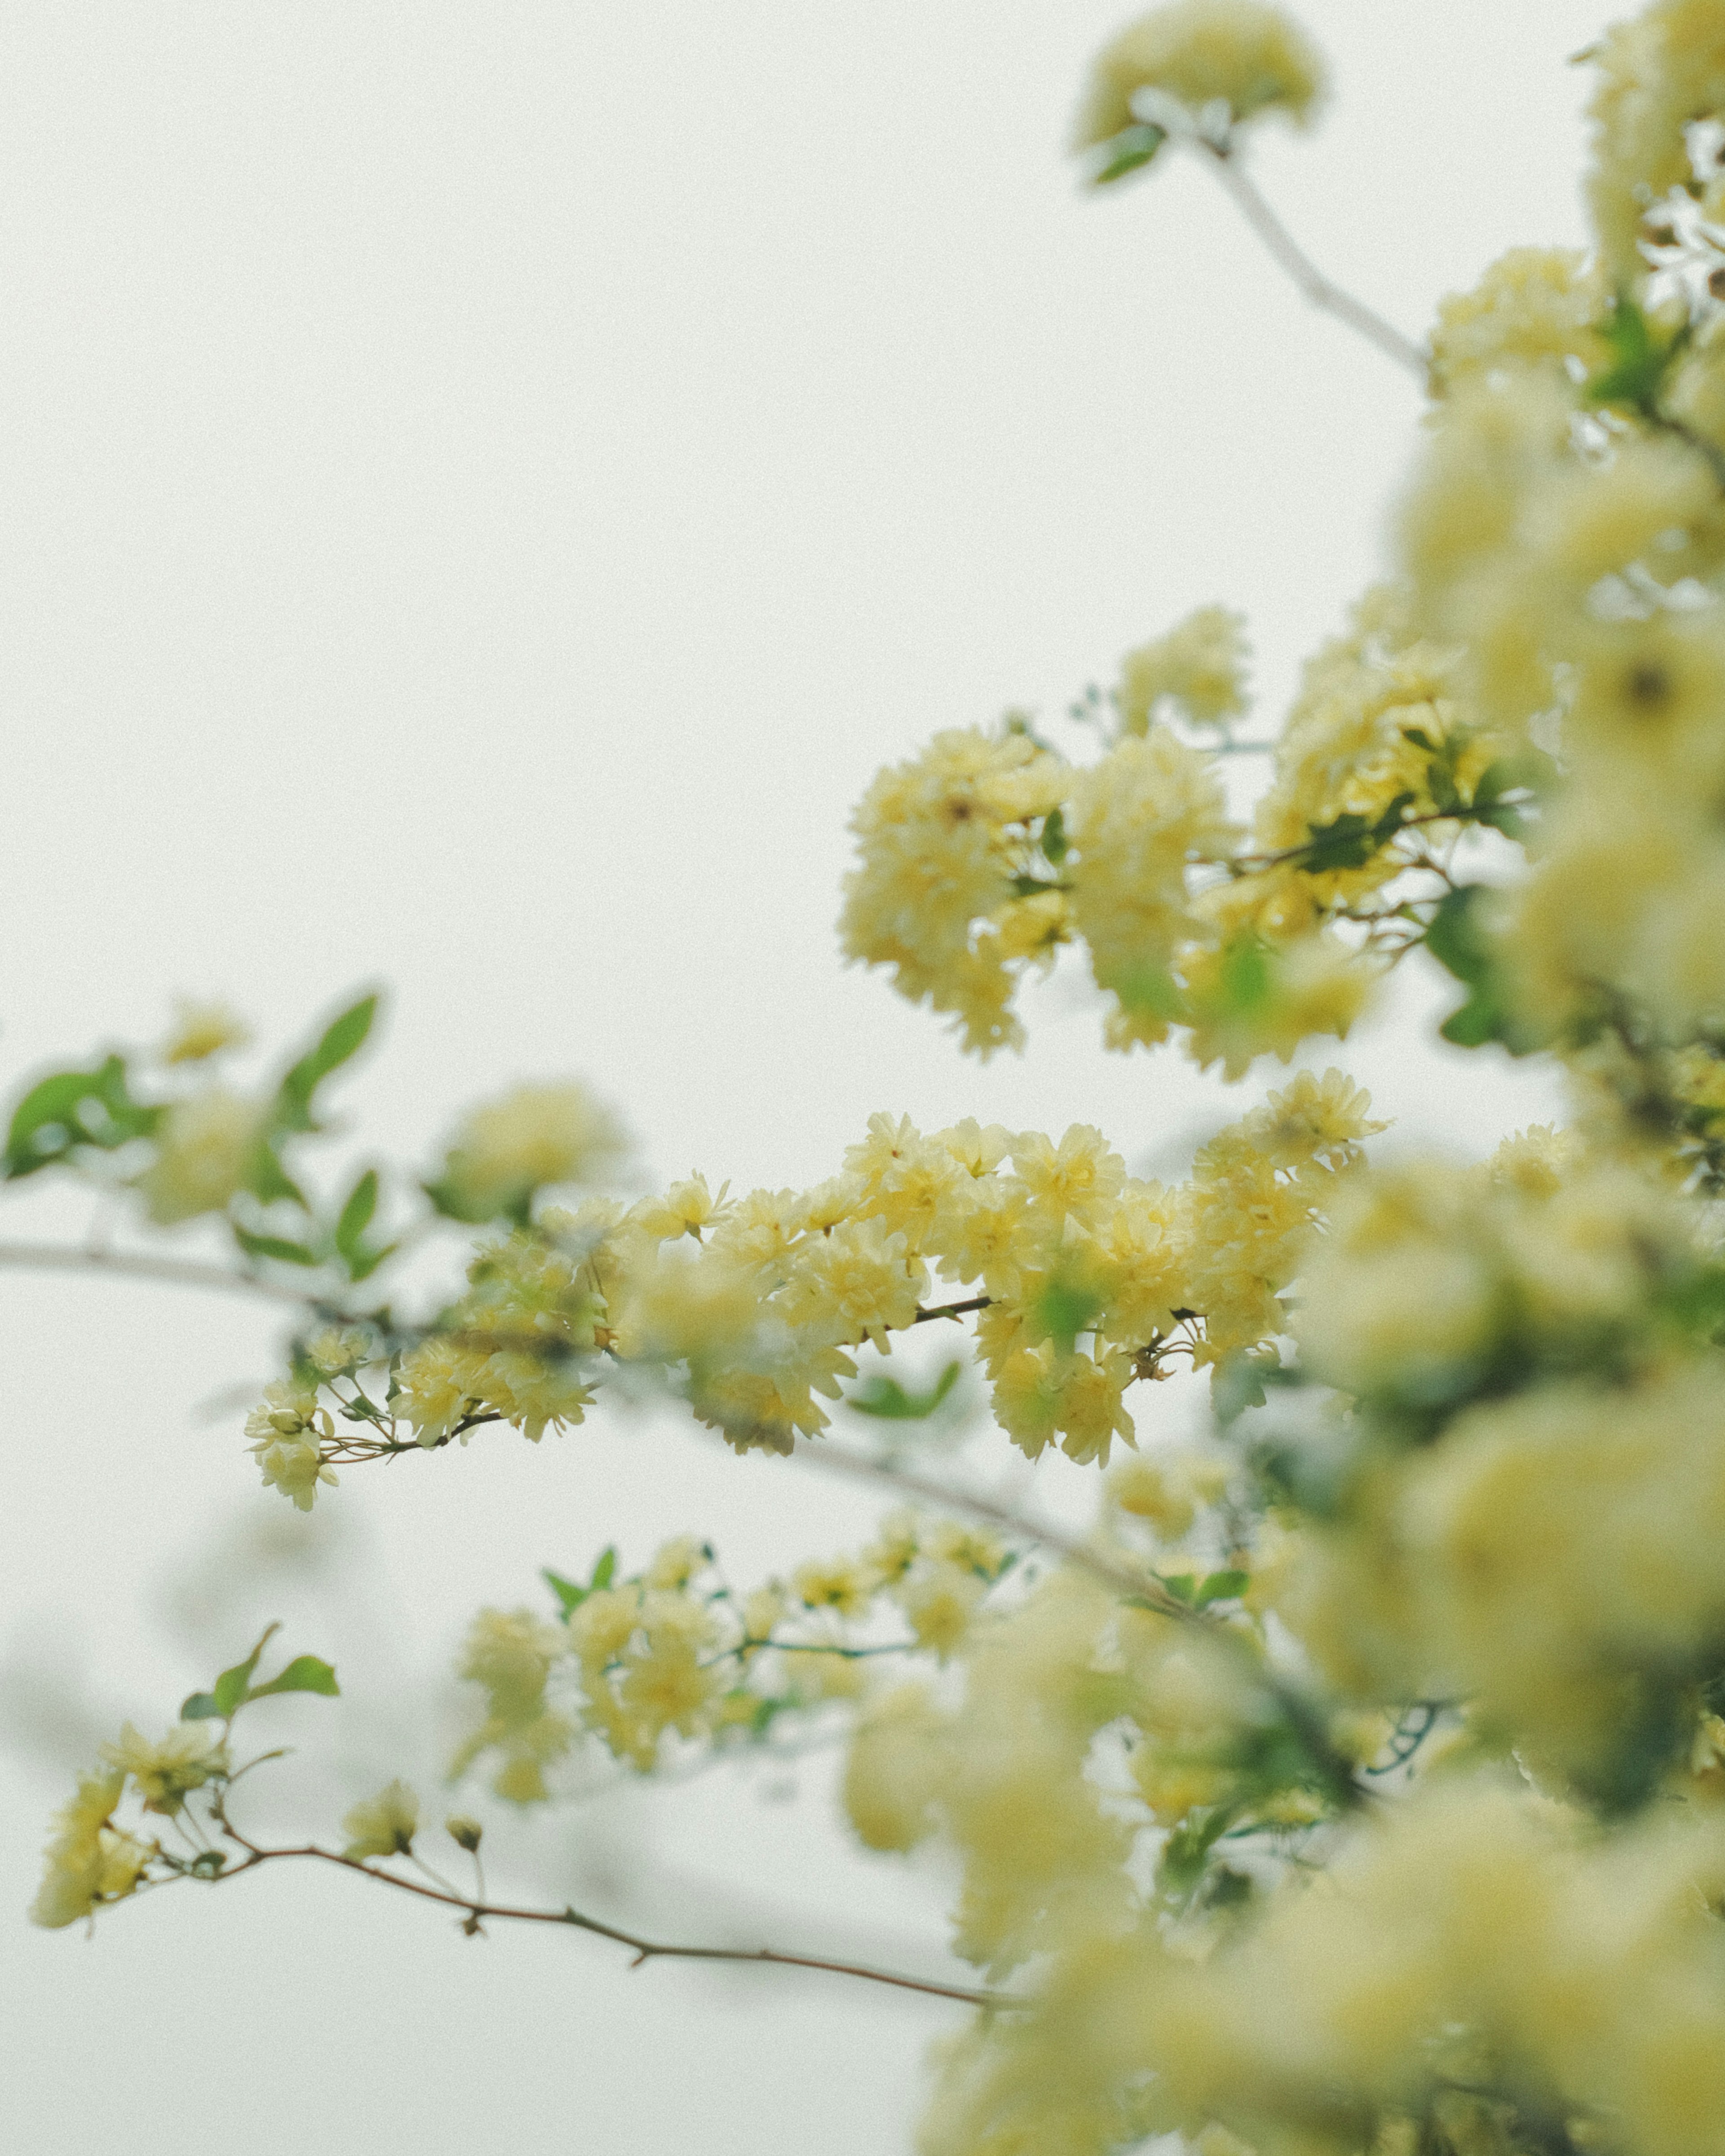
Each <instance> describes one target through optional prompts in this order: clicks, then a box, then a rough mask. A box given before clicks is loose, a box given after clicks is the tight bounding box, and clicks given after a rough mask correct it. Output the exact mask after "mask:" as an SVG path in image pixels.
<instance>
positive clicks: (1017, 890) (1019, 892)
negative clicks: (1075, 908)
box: [1007, 875, 1066, 898]
mask: <svg viewBox="0 0 1725 2156" xmlns="http://www.w3.org/2000/svg"><path fill="white" fill-rule="evenodd" d="M1007 887H1008V889H1009V891H1011V893H1012V895H1013V896H1014V898H1035V897H1038V896H1040V894H1041V893H1042V892H1043V891H1064V890H1065V888H1066V886H1065V884H1063V883H1052V882H1050V881H1049V880H1048V879H1047V878H1046V877H1044V876H1033V875H1015V876H1009V878H1008V879H1007Z"/></svg>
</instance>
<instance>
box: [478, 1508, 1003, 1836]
mask: <svg viewBox="0 0 1725 2156" xmlns="http://www.w3.org/2000/svg"><path fill="white" fill-rule="evenodd" d="M1011 1562H1012V1557H1011V1553H1009V1551H1008V1549H1007V1548H1006V1546H1005V1545H1004V1543H1002V1542H1001V1541H1000V1540H999V1539H998V1538H997V1537H994V1536H992V1535H989V1534H986V1533H983V1532H978V1531H977V1530H975V1529H973V1528H971V1527H966V1526H963V1525H962V1524H960V1523H958V1522H953V1521H929V1520H924V1519H921V1518H919V1517H916V1515H915V1514H913V1513H911V1512H896V1513H894V1514H892V1515H891V1516H890V1517H888V1518H887V1519H886V1521H885V1522H883V1523H882V1526H881V1528H880V1534H879V1536H878V1537H877V1539H876V1540H875V1542H874V1543H872V1544H870V1546H869V1547H868V1548H865V1549H864V1550H861V1551H859V1552H857V1553H855V1554H853V1555H850V1556H845V1557H839V1558H830V1559H814V1560H810V1561H809V1562H808V1563H803V1564H801V1565H799V1566H798V1567H797V1568H796V1569H795V1570H794V1571H793V1573H792V1574H791V1576H790V1578H788V1580H778V1579H775V1580H769V1581H768V1582H767V1583H765V1584H763V1585H762V1586H759V1587H757V1588H755V1589H750V1590H747V1591H744V1592H738V1591H737V1590H735V1589H732V1587H731V1586H730V1585H729V1584H728V1583H727V1582H726V1578H725V1577H724V1575H723V1573H722V1571H721V1568H720V1567H719V1565H718V1563H717V1562H716V1558H715V1557H714V1554H713V1552H712V1551H711V1548H709V1547H708V1546H707V1545H706V1544H705V1543H701V1542H698V1541H697V1540H696V1538H695V1537H693V1536H680V1537H677V1538H676V1539H675V1540H674V1541H671V1542H669V1543H665V1545H664V1547H663V1548H660V1550H659V1551H658V1552H656V1553H655V1556H654V1558H653V1560H652V1562H651V1563H649V1565H648V1566H647V1567H646V1568H645V1569H644V1571H642V1572H641V1573H639V1574H638V1575H637V1576H635V1577H634V1578H627V1579H622V1578H618V1577H617V1576H616V1573H615V1558H614V1553H612V1552H609V1551H608V1552H607V1553H606V1554H605V1556H604V1558H602V1559H601V1561H600V1563H599V1565H598V1568H596V1572H595V1578H594V1583H593V1584H589V1585H588V1586H585V1587H583V1586H578V1585H577V1584H575V1583H573V1582H572V1581H569V1580H566V1579H563V1578H561V1577H559V1576H558V1575H557V1574H555V1573H548V1574H547V1578H548V1579H549V1580H550V1581H551V1584H552V1587H553V1589H554V1590H555V1592H556V1594H557V1599H558V1601H559V1603H560V1604H561V1605H562V1606H561V1611H560V1618H559V1620H558V1621H556V1622H553V1621H550V1620H546V1619H544V1618H542V1617H540V1616H538V1615H536V1614H534V1612H532V1611H531V1610H528V1609H516V1610H514V1611H508V1612H506V1611H503V1610H497V1609H486V1610H482V1611H481V1612H480V1614H479V1616H478V1617H477V1618H476V1619H475V1622H474V1625H473V1627H472V1630H470V1633H469V1635H468V1639H467V1642H466V1645H465V1649H464V1650H463V1654H462V1656H461V1660H460V1662H459V1673H460V1675H461V1676H463V1677H465V1678H467V1679H469V1680H470V1681H472V1682H474V1683H475V1684H478V1685H479V1686H481V1687H482V1688H483V1690H484V1692H485V1716H484V1718H483V1720H482V1721H481V1722H480V1723H479V1725H478V1726H477V1727H475V1729H474V1730H473V1731H472V1732H470V1735H469V1736H468V1737H467V1738H465V1741H464V1742H463V1743H462V1744H461V1746H460V1748H459V1751H458V1752H457V1753H456V1755H455V1758H454V1764H453V1767H452V1769H451V1771H452V1773H453V1774H456V1775H460V1774H465V1772H466V1771H467V1770H468V1768H470V1767H471V1766H472V1765H473V1764H474V1763H475V1761H477V1760H479V1759H480V1758H485V1759H487V1761H488V1763H489V1764H490V1768H491V1786H492V1788H493V1789H494V1790H495V1793H496V1794H497V1795H499V1796H501V1797H506V1798H507V1799H510V1800H511V1802H513V1803H516V1804H534V1803H540V1802H542V1801H544V1800H545V1799H546V1798H547V1796H548V1795H549V1794H551V1793H552V1791H551V1785H549V1784H547V1780H546V1778H545V1770H546V1768H547V1767H549V1766H551V1765H552V1764H553V1763H555V1762H556V1761H557V1760H560V1759H562V1758H565V1757H566V1756H567V1754H568V1753H570V1752H571V1751H572V1748H574V1746H575V1745H576V1743H577V1741H578V1738H580V1737H581V1736H583V1734H586V1735H590V1736H593V1737H595V1738H598V1740H599V1741H600V1742H601V1743H603V1745H604V1747H605V1748H607V1749H608V1751H609V1752H610V1753H612V1754H613V1755H614V1757H615V1758H618V1759H619V1760H622V1761H624V1762H626V1763H628V1764H629V1765H630V1766H631V1767H634V1768H638V1769H639V1770H640V1771H641V1772H643V1773H646V1772H648V1771H649V1770H650V1769H651V1768H653V1767H654V1766H655V1765H656V1764H657V1763H659V1762H660V1759H661V1757H662V1756H663V1754H664V1752H665V1746H666V1743H667V1740H668V1739H669V1738H671V1737H672V1736H675V1737H676V1738H681V1739H683V1740H685V1748H686V1746H687V1745H688V1744H691V1743H692V1744H697V1745H704V1746H707V1747H716V1748H721V1749H723V1748H728V1747H734V1746H735V1745H737V1744H748V1743H758V1742H759V1741H761V1740H762V1738H765V1737H766V1736H767V1735H768V1732H770V1731H772V1730H773V1729H774V1728H775V1727H778V1725H779V1724H780V1722H782V1721H783V1717H786V1716H792V1717H795V1716H798V1715H801V1714H806V1713H809V1712H814V1711H815V1710H818V1709H819V1708H821V1707H824V1706H826V1705H828V1704H829V1703H831V1702H854V1701H855V1699H857V1698H858V1697H860V1695H861V1693H862V1692H863V1691H864V1689H865V1667H866V1666H867V1665H868V1664H869V1663H870V1661H874V1660H875V1659H876V1658H880V1657H889V1658H900V1659H902V1658H903V1657H905V1656H907V1655H909V1656H916V1655H924V1656H928V1655H932V1656H933V1657H934V1658H935V1660H936V1661H937V1662H939V1663H944V1662H945V1661H947V1659H948V1658H949V1657H950V1656H952V1655H953V1654H954V1653H956V1652H957V1650H959V1648H960V1647H961V1645H962V1643H963V1641H964V1640H965V1639H966V1637H967V1635H968V1632H969V1630H970V1627H971V1625H972V1622H973V1620H974V1619H975V1618H976V1617H977V1616H978V1612H979V1610H980V1609H981V1606H982V1604H983V1601H984V1599H986V1598H987V1596H988V1592H989V1589H991V1588H992V1587H993V1586H994V1585H995V1584H996V1583H997V1582H998V1581H999V1580H1000V1579H1001V1578H1002V1577H1003V1576H1004V1574H1005V1573H1006V1572H1007V1571H1008V1569H1009V1566H1010V1564H1011Z"/></svg>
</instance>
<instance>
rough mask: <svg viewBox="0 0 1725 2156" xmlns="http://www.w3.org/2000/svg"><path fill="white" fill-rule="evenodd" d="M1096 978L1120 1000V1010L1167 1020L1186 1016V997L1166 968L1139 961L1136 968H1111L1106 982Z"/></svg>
mask: <svg viewBox="0 0 1725 2156" xmlns="http://www.w3.org/2000/svg"><path fill="white" fill-rule="evenodd" d="M1097 978H1098V980H1099V982H1100V983H1101V986H1102V987H1103V988H1111V989H1112V990H1113V992H1114V993H1115V994H1116V995H1117V997H1118V998H1119V999H1120V1007H1121V1009H1122V1010H1123V1011H1129V1012H1136V1011H1147V1012H1148V1013H1149V1014H1151V1016H1152V1017H1153V1018H1160V1019H1170V1020H1173V1019H1183V1018H1184V1017H1185V1016H1186V998H1185V997H1184V996H1183V994H1182V993H1181V991H1180V986H1179V983H1178V982H1177V981H1176V980H1175V978H1174V977H1173V974H1172V973H1169V971H1168V968H1167V967H1166V966H1158V965H1156V964H1155V963H1153V962H1152V961H1150V960H1147V959H1141V960H1139V961H1138V962H1137V964H1135V965H1131V966H1111V967H1110V968H1108V971H1107V977H1106V979H1104V978H1102V977H1101V974H1098V976H1097Z"/></svg>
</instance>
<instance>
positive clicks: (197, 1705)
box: [180, 1691, 222, 1722]
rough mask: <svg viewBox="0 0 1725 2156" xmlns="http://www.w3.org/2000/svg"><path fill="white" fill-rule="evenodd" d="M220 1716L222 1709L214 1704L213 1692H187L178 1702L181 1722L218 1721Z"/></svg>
mask: <svg viewBox="0 0 1725 2156" xmlns="http://www.w3.org/2000/svg"><path fill="white" fill-rule="evenodd" d="M221 1717H222V1710H221V1708H220V1707H218V1706H217V1704H216V1699H215V1694H214V1693H213V1692H208V1691H193V1692H188V1693H187V1695H186V1697H185V1698H184V1699H182V1701H181V1702H180V1719H181V1721H182V1722H219V1721H220V1720H221Z"/></svg>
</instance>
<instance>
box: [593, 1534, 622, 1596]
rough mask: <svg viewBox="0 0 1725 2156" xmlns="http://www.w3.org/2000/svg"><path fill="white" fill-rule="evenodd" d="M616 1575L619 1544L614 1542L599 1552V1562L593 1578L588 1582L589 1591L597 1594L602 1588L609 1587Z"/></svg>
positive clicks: (595, 1567) (595, 1566) (594, 1568)
mask: <svg viewBox="0 0 1725 2156" xmlns="http://www.w3.org/2000/svg"><path fill="white" fill-rule="evenodd" d="M616 1577H617V1545H616V1543H609V1544H608V1545H607V1547H606V1548H604V1549H603V1550H602V1551H601V1552H600V1553H599V1560H598V1563H597V1564H595V1565H594V1567H593V1578H592V1579H591V1580H589V1581H588V1590H587V1591H588V1594H598V1592H599V1590H600V1589H601V1588H604V1587H608V1586H609V1585H610V1584H611V1582H612V1581H613V1580H614V1578H616Z"/></svg>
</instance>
